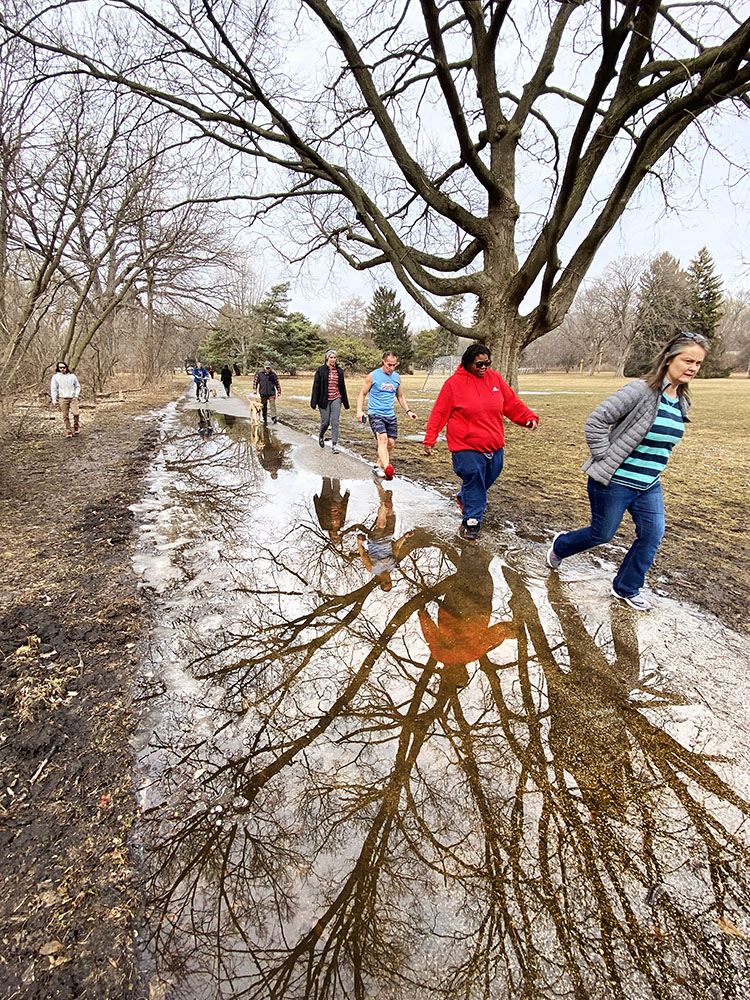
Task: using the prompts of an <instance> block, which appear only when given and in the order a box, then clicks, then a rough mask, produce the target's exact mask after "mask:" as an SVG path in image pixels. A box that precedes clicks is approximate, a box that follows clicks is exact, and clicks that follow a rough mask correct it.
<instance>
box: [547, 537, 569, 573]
mask: <svg viewBox="0 0 750 1000" xmlns="http://www.w3.org/2000/svg"><path fill="white" fill-rule="evenodd" d="M564 534H565V532H564V531H558V533H557V534H556V535H555V537H554V538H553V539H552V544H551V545H550V547H549V550H548V552H547V565H548V566H549V567H550V569H559V568H560V566H561V565H562V559H561V558H560V556H558V555H556V554H555V542H556V541H557V539H558V538H559V537H560V535H564Z"/></svg>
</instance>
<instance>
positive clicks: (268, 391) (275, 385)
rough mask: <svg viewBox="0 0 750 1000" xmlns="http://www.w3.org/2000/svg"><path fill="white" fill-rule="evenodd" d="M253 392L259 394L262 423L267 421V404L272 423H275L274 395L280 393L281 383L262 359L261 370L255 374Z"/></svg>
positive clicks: (267, 363) (268, 364)
mask: <svg viewBox="0 0 750 1000" xmlns="http://www.w3.org/2000/svg"><path fill="white" fill-rule="evenodd" d="M253 392H257V393H258V395H259V396H260V404H261V409H262V411H263V423H264V424H267V423H268V409H269V404H270V408H271V420H272V421H273V423H276V397H277V396H280V395H281V384H280V383H279V377H278V375H277V374H276V372H275V371H273V369H272V368H271V365H270V363H269V362H268V361H264V362H263V367H262V368H261V370H260V371H259V372H256V374H255V378H254V379H253Z"/></svg>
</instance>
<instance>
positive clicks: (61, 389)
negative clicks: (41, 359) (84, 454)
mask: <svg viewBox="0 0 750 1000" xmlns="http://www.w3.org/2000/svg"><path fill="white" fill-rule="evenodd" d="M80 395H81V383H80V382H79V381H78V378H77V376H76V375H75V373H74V372H72V371H71V370H70V369H69V368H68V366H67V365H66V364H65V362H64V361H58V363H57V365H56V366H55V374H54V375H53V376H52V381H51V382H50V396H51V397H52V405H53V406H59V407H60V413H61V414H62V418H63V423H64V424H65V433H66V434H67V436H68V437H73V436H74V435H77V434H78V433H79V427H78V422H79V419H80V412H81V411H80V408H79V406H78V397H79V396H80ZM71 415H72V417H73V426H72V427H71V425H70V417H71Z"/></svg>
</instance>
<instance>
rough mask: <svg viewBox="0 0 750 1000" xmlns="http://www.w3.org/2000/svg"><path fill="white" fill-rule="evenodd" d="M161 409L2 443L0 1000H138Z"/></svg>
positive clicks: (140, 403)
mask: <svg viewBox="0 0 750 1000" xmlns="http://www.w3.org/2000/svg"><path fill="white" fill-rule="evenodd" d="M170 395H171V391H170ZM167 398H169V396H168V395H167V392H166V391H164V392H163V393H161V394H160V393H158V392H156V391H154V392H153V393H150V394H149V395H148V396H145V397H144V396H143V394H139V397H138V399H137V400H132V401H130V402H127V401H126V402H125V403H122V404H120V405H119V406H115V407H113V408H107V407H105V406H101V407H100V411H97V413H96V414H94V413H93V409H92V408H88V409H86V410H84V413H83V416H82V420H81V426H82V432H81V435H80V436H79V437H77V438H74V439H72V440H67V439H65V437H64V436H63V435H62V434H61V433H60V430H59V428H60V427H61V422H59V423H58V422H57V421H56V422H54V423H53V424H52V429H53V430H52V433H51V434H50V435H45V434H44V433H40V432H39V431H38V428H33V434H32V433H29V436H28V437H24V436H23V434H22V435H21V436H20V437H14V439H13V440H12V441H6V442H5V444H4V449H3V455H4V462H3V464H4V475H3V481H2V484H0V512H1V513H2V523H3V540H2V550H3V557H4V558H3V572H2V578H1V579H0V658H1V659H2V674H1V683H0V850H1V852H2V854H1V858H0V872H1V873H2V884H3V888H4V891H3V893H2V898H0V928H1V929H2V949H1V955H0V996H2V997H3V998H6V997H7V998H11V997H24V998H25V1000H48V998H51V997H55V998H60V1000H62V998H71V1000H73V998H75V1000H99V998H101V1000H109V998H114V997H117V998H125V997H130V996H133V995H135V993H136V991H137V989H138V988H139V985H138V979H139V977H138V970H137V966H136V961H135V956H134V947H133V933H134V928H135V920H136V914H137V912H138V910H139V907H140V895H139V888H140V887H139V884H138V882H137V879H136V877H135V873H134V870H133V867H132V864H131V861H130V856H129V851H128V846H127V837H128V830H129V828H130V825H131V823H132V821H133V816H134V812H135V803H134V797H133V787H132V770H131V759H132V751H131V747H130V743H129V736H130V733H131V732H132V728H133V717H132V714H131V702H130V690H131V675H132V671H133V669H134V665H135V659H134V647H135V640H136V639H137V637H138V634H139V630H140V622H141V603H140V601H139V600H138V597H137V594H136V590H135V583H134V581H133V578H132V571H131V566H130V558H131V553H130V542H131V537H132V530H133V524H134V516H133V513H132V511H131V510H130V504H131V503H133V502H134V501H135V500H136V499H137V498H138V497H139V496H140V493H141V477H142V475H143V473H144V470H145V469H146V468H147V466H148V463H149V462H150V460H151V457H152V454H153V452H154V449H155V447H156V445H157V435H156V432H155V429H154V420H148V419H147V420H138V419H137V415H140V414H142V411H143V409H144V408H147V407H148V405H149V403H153V404H155V405H158V406H159V407H162V406H163V405H164V403H165V402H166V399H167ZM40 419H41V418H40ZM58 421H59V417H58Z"/></svg>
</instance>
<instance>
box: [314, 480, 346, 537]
mask: <svg viewBox="0 0 750 1000" xmlns="http://www.w3.org/2000/svg"><path fill="white" fill-rule="evenodd" d="M313 503H314V504H315V513H316V514H317V515H318V523H319V524H320V526H321V528H322V529H323V531H325V532H327V533H328V537H329V538H330V539H331V541H332V542H336V541H338V539H339V538H340V537H341V530H342V528H343V527H344V521H346V508H347V506H348V505H349V490H347V491H346V493H345V494H344V495H343V496H342V495H341V483H340V482H339V480H338V479H329V478H328V477H327V476H326V477H324V478H323V484H322V486H321V488H320V496H314V497H313Z"/></svg>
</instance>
